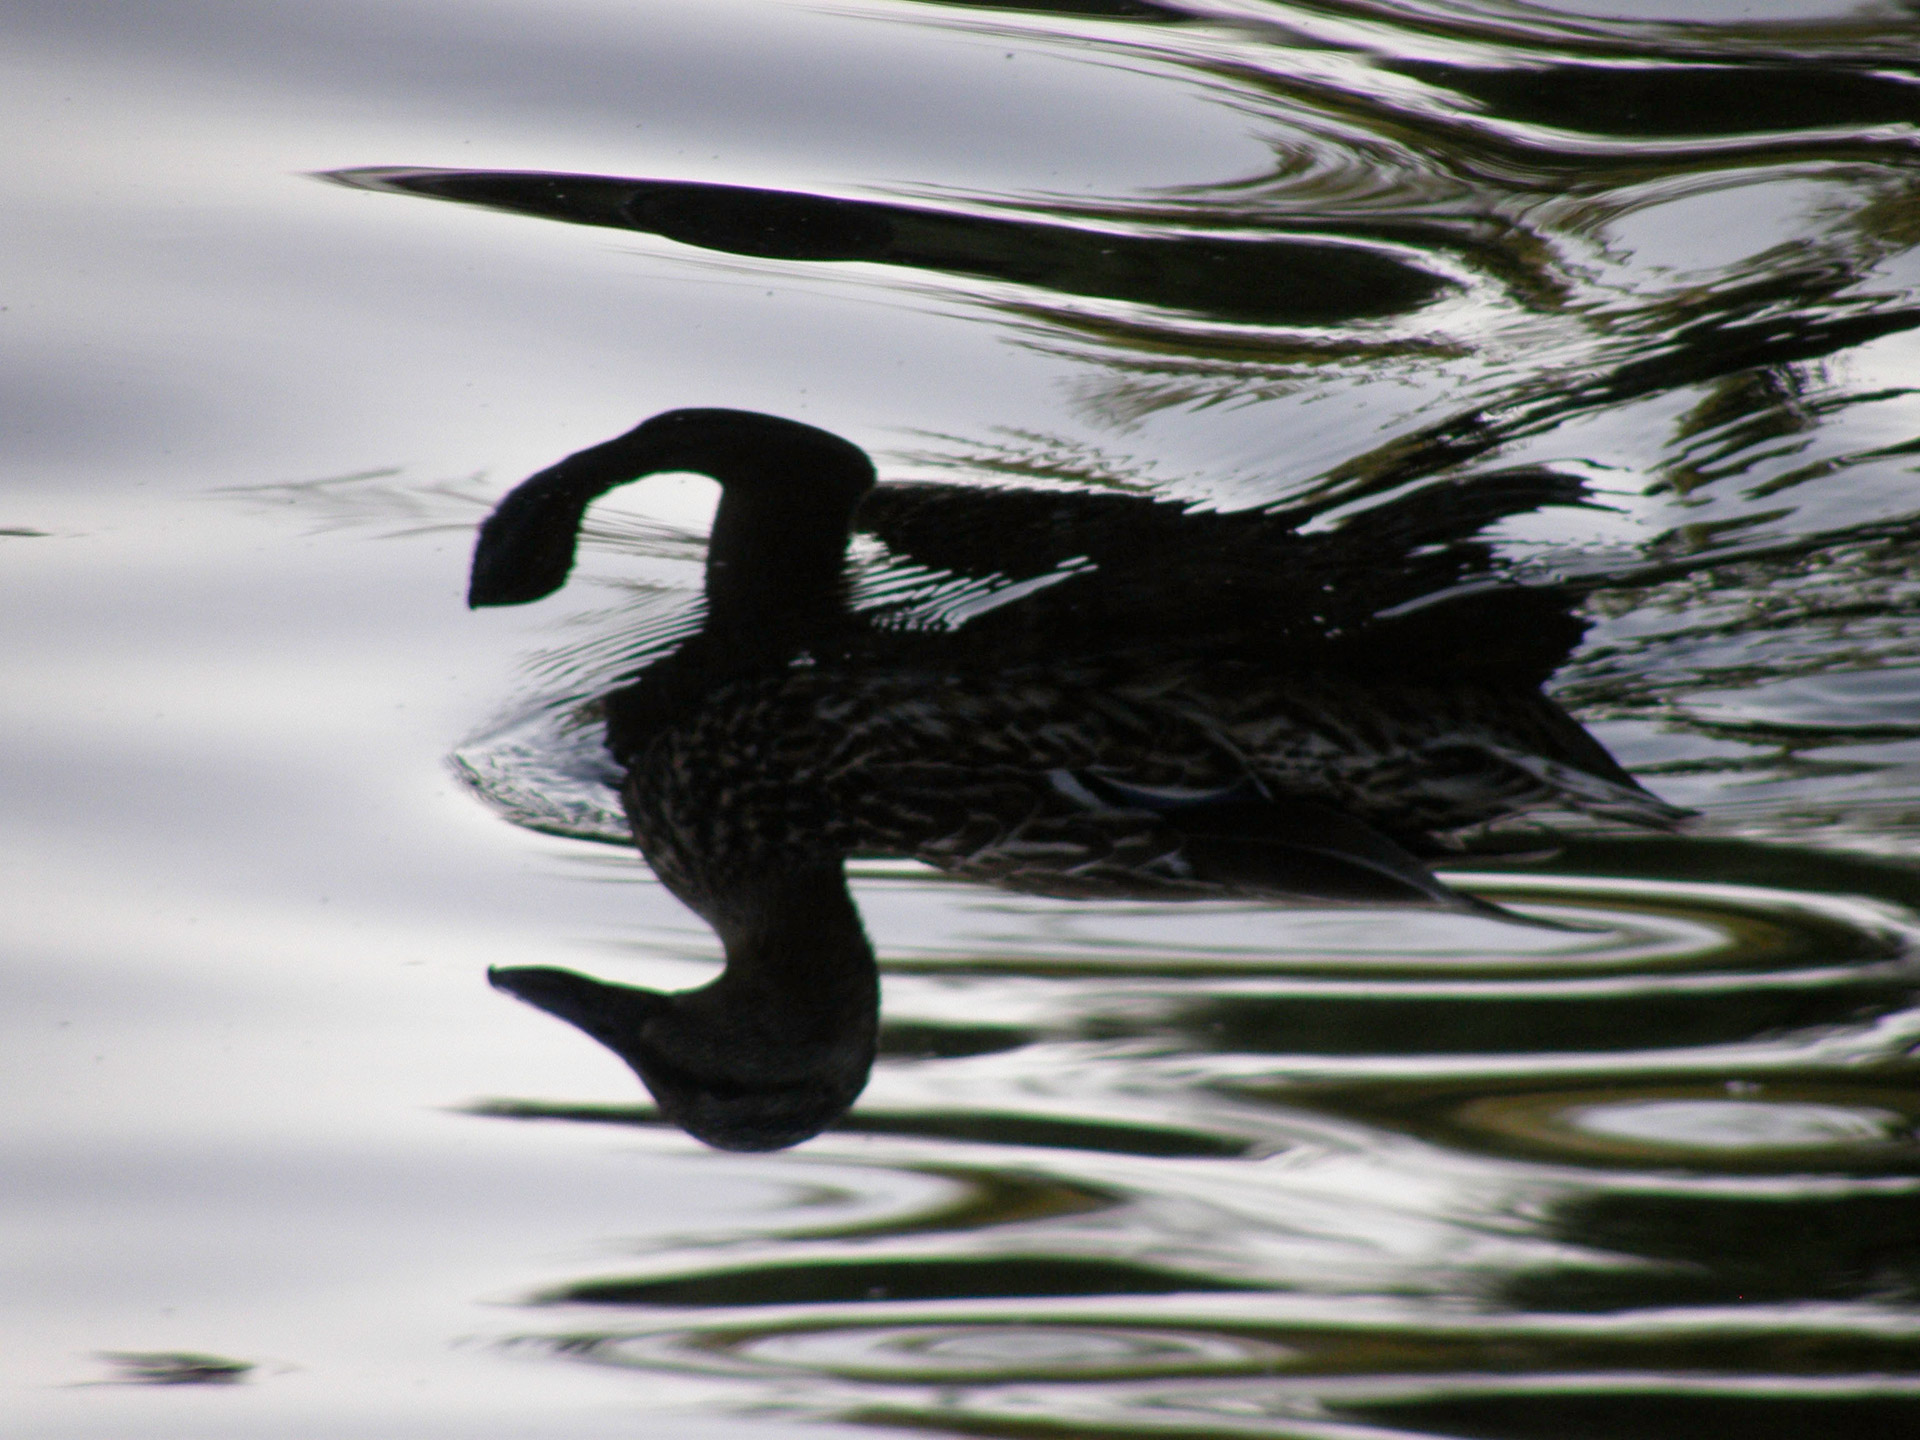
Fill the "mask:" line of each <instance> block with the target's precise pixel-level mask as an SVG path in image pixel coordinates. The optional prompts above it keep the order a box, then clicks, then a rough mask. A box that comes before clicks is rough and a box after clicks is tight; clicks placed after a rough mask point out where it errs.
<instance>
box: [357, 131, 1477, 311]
mask: <svg viewBox="0 0 1920 1440" xmlns="http://www.w3.org/2000/svg"><path fill="white" fill-rule="evenodd" d="M323 178H326V179H330V180H334V181H336V182H338V183H340V184H343V185H350V186H354V187H356V188H359V189H367V190H385V191H391V192H394V193H401V194H417V195H428V196H433V197H435V198H438V199H444V200H458V201H461V202H463V203H466V204H471V205H484V206H487V207H489V208H491V209H496V210H506V211H509V212H512V213H515V214H524V215H536V216H541V217H543V218H546V219H551V220H562V221H565V222H567V223H569V224H575V225H597V226H611V227H614V228H617V229H623V230H637V231H641V232H643V233H647V234H655V235H661V236H664V237H666V238H667V239H670V240H676V241H678V242H680V243H681V244H685V245H694V246H698V247H700V248H702V249H707V250H717V251H721V252H724V253H727V254H733V255H749V256H755V257H759V258H763V259H776V260H801V261H849V260H864V261H870V262H875V263H879V264H887V265H906V266H911V267H913V268H915V269H919V270H927V271H938V272H943V273H946V274H952V275H963V276H969V277H972V278H976V279H986V280H1000V281H1008V282H1012V283H1015V284H1020V285H1034V286H1041V287H1043V288H1045V289H1048V290H1052V291H1055V292H1058V293H1061V294H1069V295H1083V296H1088V297H1091V298H1098V299H1106V300H1121V301H1130V302H1134V303H1138V304H1148V305H1154V306H1158V307H1161V308H1164V309H1169V310H1186V311H1191V312H1194V313H1197V314H1204V315H1207V316H1210V317H1212V318H1215V319H1218V320H1228V321H1239V322H1254V321H1258V322H1263V323H1289V324H1302V325H1328V324H1332V323H1334V322H1336V321H1340V320H1351V319H1358V318H1363V317H1369V316H1380V315H1389V314H1394V313H1397V312H1400V311H1404V310H1409V309H1412V308H1414V307H1415V306H1418V305H1420V304H1422V303H1424V302H1425V301H1427V300H1429V299H1431V298H1432V297H1433V296H1434V295H1435V294H1436V293H1438V292H1439V291H1440V290H1441V289H1442V288H1443V286H1444V285H1445V284H1446V283H1447V282H1445V281H1444V280H1442V279H1441V278H1440V277H1438V276H1435V275H1432V274H1429V273H1428V272H1426V271H1424V270H1421V269H1419V268H1417V267H1415V266H1413V265H1410V264H1408V263H1406V262H1405V261H1403V260H1400V259H1398V258H1396V257H1394V256H1391V255H1386V254H1382V253H1380V252H1378V251H1376V250H1370V249H1366V248H1363V247H1361V246H1358V245H1345V244H1337V243H1328V242H1323V241H1314V240H1301V239H1291V238H1276V237H1271V236H1269V237H1263V238H1258V239H1255V238H1242V237H1237V236H1206V235H1183V236H1165V235H1139V234H1127V233H1121V232H1113V231H1107V232H1098V231H1093V230H1086V229H1080V228H1077V227H1074V226H1068V225H1060V224H1053V223H1043V222H1039V221H1033V220H1007V219H992V218H986V217H982V216H976V215H963V214H959V213H954V212H942V211H937V210H930V209H922V208H918V207H913V206H906V205H890V204H882V203H879V202H876V201H866V200H841V199H834V198H829V197H825V196H818V195H807V194H801V193H797V192H791V191H778V190H756V189H750V188H748V187H745V186H737V185H711V184H699V183H693V182H685V181H672V180H638V179H636V180H625V179H615V178H608V177H603V176H592V175H548V174H539V173H515V172H506V171H463V170H418V169H413V170H409V169H364V170H342V171H336V172H334V173H332V174H330V175H327V176H325V177H323Z"/></svg>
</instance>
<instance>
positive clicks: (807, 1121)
mask: <svg viewBox="0 0 1920 1440" xmlns="http://www.w3.org/2000/svg"><path fill="white" fill-rule="evenodd" d="M664 471H691V472H696V473H699V474H703V475H708V476H711V477H712V478H713V479H714V480H716V481H718V482H719V484H720V487H721V498H720V503H719V508H718V510H717V512H716V514H715V517H714V524H713V531H712V538H711V542H710V546H709V551H708V558H707V567H706V610H705V617H704V622H703V624H702V625H701V628H700V629H699V630H698V632H697V633H695V634H693V635H692V636H690V637H689V638H687V639H686V640H684V641H683V642H682V643H681V644H679V645H678V646H677V647H676V648H674V649H673V650H672V651H671V652H670V653H667V654H665V655H664V656H662V657H660V658H658V659H656V660H655V661H654V662H653V663H651V664H650V665H648V666H647V667H646V668H645V669H644V670H642V671H641V672H640V673H639V674H638V675H636V676H633V677H631V678H630V679H629V680H628V681H627V682H625V683H623V684H622V685H620V686H619V687H618V688H616V689H614V690H613V691H612V692H611V693H610V694H608V695H606V696H605V697H604V700H603V702H602V703H603V707H604V711H605V716H606V721H607V743H608V746H609V748H610V750H611V751H612V753H613V755H614V757H615V758H616V760H617V761H618V762H619V763H620V765H621V766H622V767H623V768H624V770H625V777H626V778H625V784H624V787H623V789H622V798H623V800H624V803H625V808H626V812H627V816H628V820H629V822H630V824H631V826H632V830H633V836H634V839H635V841H636V842H637V844H638V846H639V848H640V851H641V853H642V854H643V855H644V856H645V857H646V859H647V862H648V863H649V864H650V865H651V866H652V867H653V870H654V872H655V874H656V875H657V876H658V877H659V879H660V880H661V882H662V883H663V884H664V885H666V886H667V887H668V889H669V890H671V891H672V893H673V894H674V895H676V896H677V897H678V898H679V899H680V900H682V901H683V902H685V903H686V904H687V905H688V906H689V907H690V908H691V909H693V910H694V911H695V912H697V913H698V914H699V915H700V916H701V917H702V918H703V919H704V920H706V921H707V923H708V924H710V925H711V926H712V927H713V929H714V931H715V933H716V934H717V935H718V936H719V938H720V940H721V942H722V944H723V946H724V947H725V952H726V968H725V970H724V972H723V973H722V975H721V976H720V978H719V979H717V980H715V981H714V982H713V983H712V984H710V985H707V986H705V987H703V988H701V989H698V990H693V991H689V992H685V993H681V994H672V995H663V994H657V993H654V992H652V991H647V990H641V989H636V988H631V987H626V986H617V985H609V984H605V983H602V982H600V981H596V980H592V979H588V978H586V977H584V976H580V975H576V974H573V973H571V972H568V971H562V970H554V969H510V970H498V971H495V972H493V975H492V979H493V982H494V983H495V984H496V985H497V986H499V987H500V988H502V989H504V990H507V991H509V992H511V993H512V994H514V995H517V996H519V997H520V998H521V999H524V1000H526V1001H529V1002H530V1003H532V1004H534V1005H537V1006H539V1007H540V1008H542V1009H544V1010H547V1011H549V1012H550V1013H552V1014H554V1015H557V1016H559V1017H560V1018H562V1019H565V1020H567V1021H570V1022H571V1023H573V1024H574V1025H576V1026H578V1027H579V1028H580V1029H582V1030H584V1031H586V1032H587V1033H588V1034H589V1035H591V1036H593V1037H594V1038H595V1039H596V1040H599V1041H600V1042H601V1043H602V1044H604V1045H606V1046H608V1047H609V1048H611V1049H612V1050H614V1051H615V1052H617V1053H618V1054H619V1055H620V1056H621V1057H622V1058H624V1059H625V1060H626V1061H627V1062H628V1063H629V1064H630V1065H631V1066H632V1067H633V1069H634V1070H635V1071H636V1072H637V1073H638V1074H639V1076H640V1078H641V1080H642V1081H643V1082H644V1083H645V1084H646V1086H647V1088H648V1089H649V1090H650V1091H652V1093H653V1095H654V1098H655V1099H656V1100H657V1101H658V1103H659V1105H660V1108H661V1110H662V1112H663V1113H664V1114H665V1115H666V1117H667V1118H668V1119H670V1120H671V1121H673V1122H674V1123H675V1124H677V1125H679V1126H681V1127H682V1128H684V1129H686V1130H687V1131H689V1132H690V1133H692V1134H693V1135H695V1136H697V1137H698V1138H700V1139H701V1140H704V1141H706V1142H707V1143H709V1144H712V1145H715V1146H719V1147H722V1148H726V1149H739V1150H761V1149H775V1148H779V1147H782V1146H786V1145H792V1144H795V1143H797V1142H799V1141H801V1140H804V1139H806V1138H808V1137H809V1136H811V1135H814V1134H816V1133H817V1132H818V1131H820V1130H821V1129H822V1128H824V1127H825V1126H826V1125H828V1124H830V1123H831V1122H832V1121H833V1120H834V1119H835V1118H837V1117H838V1116H839V1115H840V1114H842V1113H843V1112H844V1111H845V1110H846V1109H847V1107H848V1106H849V1105H851V1104H852V1103H853V1101H854V1099H855V1097H856V1096H857V1095H858V1094H859V1092H860V1090H861V1088H862V1087H863V1086H864V1084H865V1083H866V1078H867V1074H868V1071H869V1069H870V1068H871V1065H872V1062H873V1058H874V1053H875V1043H876V1035H877V1028H878V1017H879V986H878V979H877V972H876V967H875V963H874V954H873V949H872V946H871V945H870V944H869V943H868V940H867V938H866V935H865V933H864V931H863V929H862V926H861V921H860V916H859V914H858V912H857V910H856V909H855V906H854V904H853V901H852V899H851V897H850V896H849V894H848V891H847V885H846V880H845V876H844V873H843V871H844V862H845V860H846V858H847V857H848V856H850V855H889V856H907V857H912V858H914V859H916V860H920V861H924V862H926V863H927V864H929V865H932V866H936V867H938V868H939V869H941V870H944V871H947V872H949V873H951V874H955V875H958V876H962V877H965V878H968V879H974V880H981V881H986V882H989V883H992V884H996V885H1002V886H1008V887H1011V888H1014V889H1018V890H1023V891H1028V892H1034V893H1040V894H1046V895H1056V896H1066V897H1099V896H1107V897H1134V898H1153V899H1178V898H1220V897H1225V896H1243V897H1244V896H1254V897H1261V898H1267V899H1272V900H1275V901H1281V902H1310V903H1356V904H1394V905H1416V906H1429V907H1434V908H1438V909H1445V910H1454V911H1469V912H1481V913H1489V914H1496V915H1497V914H1499V913H1501V912H1498V911H1495V910H1494V909H1493V907H1491V906H1487V905H1485V904H1484V903H1482V902H1479V901H1476V900H1473V899H1471V898H1469V897H1466V896H1463V895H1461V894H1459V893H1457V892H1455V891H1453V890H1451V889H1449V888H1448V887H1447V886H1445V885H1444V884H1442V883H1441V882H1440V881H1439V880H1437V879H1436V878H1435V877H1434V875H1433V874H1432V872H1431V871H1430V870H1429V869H1428V868H1427V865H1426V863H1424V862H1425V861H1426V860H1427V859H1429V858H1431V857H1433V856H1435V855H1438V854H1441V853H1445V852H1446V851H1447V850H1449V849H1459V848H1461V847H1462V846H1465V845H1472V844H1476V843H1485V842H1486V841H1487V839H1488V835H1487V832H1488V830H1489V827H1497V826H1498V825H1499V823H1500V822H1502V821H1507V820H1510V819H1512V818H1513V817H1515V816H1518V815H1521V814H1525V813H1529V812H1542V811H1545V812H1560V813H1571V814H1574V815H1580V816H1588V817H1597V818H1601V819H1606V820H1619V821H1627V822H1633V823H1638V824H1644V825H1653V826H1670V825H1671V824H1672V823H1673V822H1674V821H1675V820H1676V819H1677V818H1678V817H1679V815H1680V813H1681V812H1679V811H1676V810H1674V809H1673V808H1672V807H1670V806H1667V805H1665V804H1664V803H1662V802H1661V801H1659V800H1658V799H1656V798H1655V797H1653V796H1652V795H1650V794H1648V793H1647V792H1646V791H1644V790H1642V789H1641V788H1640V787H1639V786H1638V785H1637V784H1635V782H1634V781H1633V780H1632V778H1631V777H1630V776H1628V775H1627V774H1626V772H1625V771H1623V770H1622V769H1621V768H1620V767H1619V766H1618V765H1617V764H1616V763H1615V762H1614V761H1613V759H1612V758H1611V757H1610V756H1609V755H1608V754H1607V753H1606V751H1605V750H1604V749H1602V748H1601V746H1600V745H1599V744H1598V743H1597V742H1596V741H1595V740H1594V739H1593V738H1592V737H1591V736H1589V735H1588V734H1587V733H1586V732H1585V731H1584V730H1583V729H1581V727H1580V726H1579V725H1578V724H1577V723H1576V722H1575V721H1574V720H1573V719H1571V718H1570V717H1569V716H1568V715H1567V714H1566V713H1565V712H1564V711H1562V710H1561V709H1560V708H1559V707H1558V706H1556V705H1555V704H1554V703H1553V702H1552V701H1551V700H1549V699H1548V698H1546V697H1545V696H1544V695H1543V694H1542V693H1541V684H1542V682H1543V681H1544V680H1545V679H1546V678H1547V677H1548V676H1549V675H1550V674H1551V673H1552V671H1553V670H1554V668H1555V667H1556V666H1557V665H1558V664H1560V662H1561V661H1562V660H1564V659H1565V657H1566V655H1567V653H1568V651H1569V650H1570V649H1571V648H1572V647H1573V645H1574V644H1575V643H1576V642H1577V641H1578V640H1579V638H1580V635H1581V633H1582V630H1583V625H1582V622H1581V621H1579V620H1578V619H1576V618H1575V617H1574V616H1573V615H1572V613H1571V604H1572V597H1571V596H1569V595H1567V594H1564V593H1559V592H1555V591H1550V590H1543V589H1528V588H1522V587H1519V586H1516V585H1513V584H1510V583H1503V582H1502V581H1501V580H1500V579H1499V577H1498V573H1497V568H1496V565H1495V560H1494V556H1493V553H1492V550H1491V547H1490V546H1489V545H1488V544H1487V543H1486V542H1485V541H1484V540H1480V539H1476V538H1475V537H1476V536H1477V535H1478V534H1479V533H1480V532H1481V531H1483V530H1484V529H1485V528H1486V527H1487V526H1488V525H1489V524H1491V523H1492V522H1494V521H1496V520H1498V519H1500V518H1502V517H1505V516H1509V515H1515V514H1520V513H1524V512H1527V511H1531V510H1535V509H1539V508H1541V507H1543V506H1546V505H1555V504H1561V505H1564V504H1572V503H1578V502H1579V500H1580V494H1581V492H1580V488H1579V485H1578V482H1577V481H1573V480H1570V479H1568V478H1567V477H1564V476H1561V475H1557V474H1554V473H1552V472H1548V471H1539V470H1524V471H1515V472H1511V473H1508V474H1505V475H1479V476H1475V477H1473V478H1474V483H1473V484H1472V485H1471V486H1467V485H1460V486H1453V487H1447V486H1442V487H1438V488H1433V487H1429V488H1427V489H1423V490H1420V491H1416V492H1413V493H1411V494H1408V495H1406V496H1403V497H1401V498H1399V499H1397V500H1395V501H1393V502H1391V503H1388V504H1384V505H1380V506H1376V507H1375V508H1373V509H1372V510H1371V511H1368V512H1366V513H1365V514H1363V515H1361V516H1358V517H1355V518H1353V519H1350V520H1349V521H1348V522H1347V523H1345V524H1344V525H1341V526H1339V527H1337V528H1332V529H1327V530H1318V529H1317V528H1316V530H1315V532H1313V533H1303V532H1302V530H1301V529H1300V524H1301V522H1302V520H1303V519H1305V518H1306V517H1305V516H1303V515H1300V514H1287V513H1277V512H1273V511H1254V512H1246V513H1238V514H1219V513H1207V512H1197V511H1191V510H1188V509H1187V508H1185V507H1183V506H1181V505H1178V504H1174V503H1170V502H1166V501H1160V500H1154V499H1148V498H1143V497H1137V496H1132V495H1126V494H1115V493H1087V492H1055V491H1031V490H1030V491H1017V490H1016V491H1008V490H1000V491H993V490H981V489H976V488H970V487H961V486H952V485H939V484H891V485H886V486H879V487H876V485H875V476H874V469H873V466H872V463H871V462H870V461H869V459H868V458H867V456H866V454H865V453H864V452H862V451H861V450H860V449H859V448H857V447H856V446H854V445H852V444H850V443H849V442H847V441H845V440H843V439H840V438H839V437H837V436H834V435H831V434H829V433H827V432H826V431H823V430H819V429H815V428H813V427H811V426H808V425H802V424H799V423H796V422H794V421H790V420H782V419H776V418H774V417H772V416H767V415H759V414H752V413H747V412H743V411H734V410H676V411H672V412H669V413H667V414H664V415H659V416H656V417H654V418H653V419H651V420H648V421H646V422H645V423H644V424H642V425H640V426H638V427H637V428H635V429H633V430H631V431H629V432H628V433H626V434H625V435H622V436H619V437H618V438H616V439H613V440H609V441H607V442H606V443H605V444H601V445H596V446H593V447H592V448H590V449H587V450H583V451H581V452H579V453H578V454H576V455H573V456H570V457H568V458H567V459H566V460H563V461H561V462H560V463H559V464H558V465H555V466H553V467H552V468H550V469H548V470H545V471H542V472H541V473H540V474H538V475H535V476H533V477H532V478H531V479H529V480H527V481H525V482H524V483H523V484H521V485H520V486H519V487H518V488H517V489H515V490H514V491H513V492H512V493H511V494H509V495H508V496H507V497H506V499H505V500H503V501H502V502H501V503H500V505H499V507H498V508H497V509H496V510H495V511H494V513H493V514H492V516H491V517H490V518H489V519H488V520H487V521H486V522H485V524H484V525H483V526H482V527H481V530H480V536H479V542H478V545H477V548H476V550H475V554H474V561H473V572H472V585H471V590H470V593H469V603H471V604H472V605H474V606H488V605H511V604H522V603H526V602H529V601H534V600H538V599H540V598H542V597H544V596H547V595H550V594H552V593H553V592H554V591H556V590H557V589H559V588H560V587H561V585H562V584H563V583H564V582H565V580H566V578H567V575H568V572H569V570H570V569H571V567H572V564H573V557H574V547H575V541H576V537H577V534H578V531H579V528H580V525H581V523H582V520H583V517H584V515H585V512H586V509H587V507H588V505H589V504H590V503H591V502H592V501H593V500H594V499H595V498H596V497H597V496H599V495H602V494H604V493H605V492H607V491H608V490H611V489H613V488H614V487H616V486H619V485H623V484H625V483H627V482H629V481H632V480H636V479H639V478H641V477H643V476H646V475H651V474H656V473H659V472H664ZM856 530H858V531H861V532H864V533H865V534H866V535H869V536H871V537H873V538H874V539H875V540H877V541H879V542H880V543H881V544H882V545H884V546H885V547H886V549H887V550H888V551H889V552H891V553H892V555H893V556H894V557H896V559H897V560H899V561H900V562H902V563H903V564H909V565H915V566H919V567H922V568H923V569H924V570H926V571H930V572H936V573H938V574H940V575H943V576H945V577H947V578H948V579H949V580H950V581H951V582H952V585H951V588H950V590H949V591H948V592H947V593H948V594H949V598H950V599H952V598H953V597H959V599H958V600H955V601H954V603H950V604H948V605H947V606H946V607H945V608H944V609H942V608H941V607H939V606H935V607H933V608H932V609H931V610H930V609H929V608H928V607H927V606H926V605H924V604H922V605H918V606H914V605H908V604H906V603H904V602H898V603H893V604H888V603H877V604H876V603H857V602H856V600H855V598H854V597H853V596H852V595H851V594H850V589H849V582H848V578H847V564H846V557H847V551H848V547H849V541H850V538H851V536H852V534H853V533H854V532H855V531H856ZM962 601H964V603H961V602H962Z"/></svg>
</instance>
